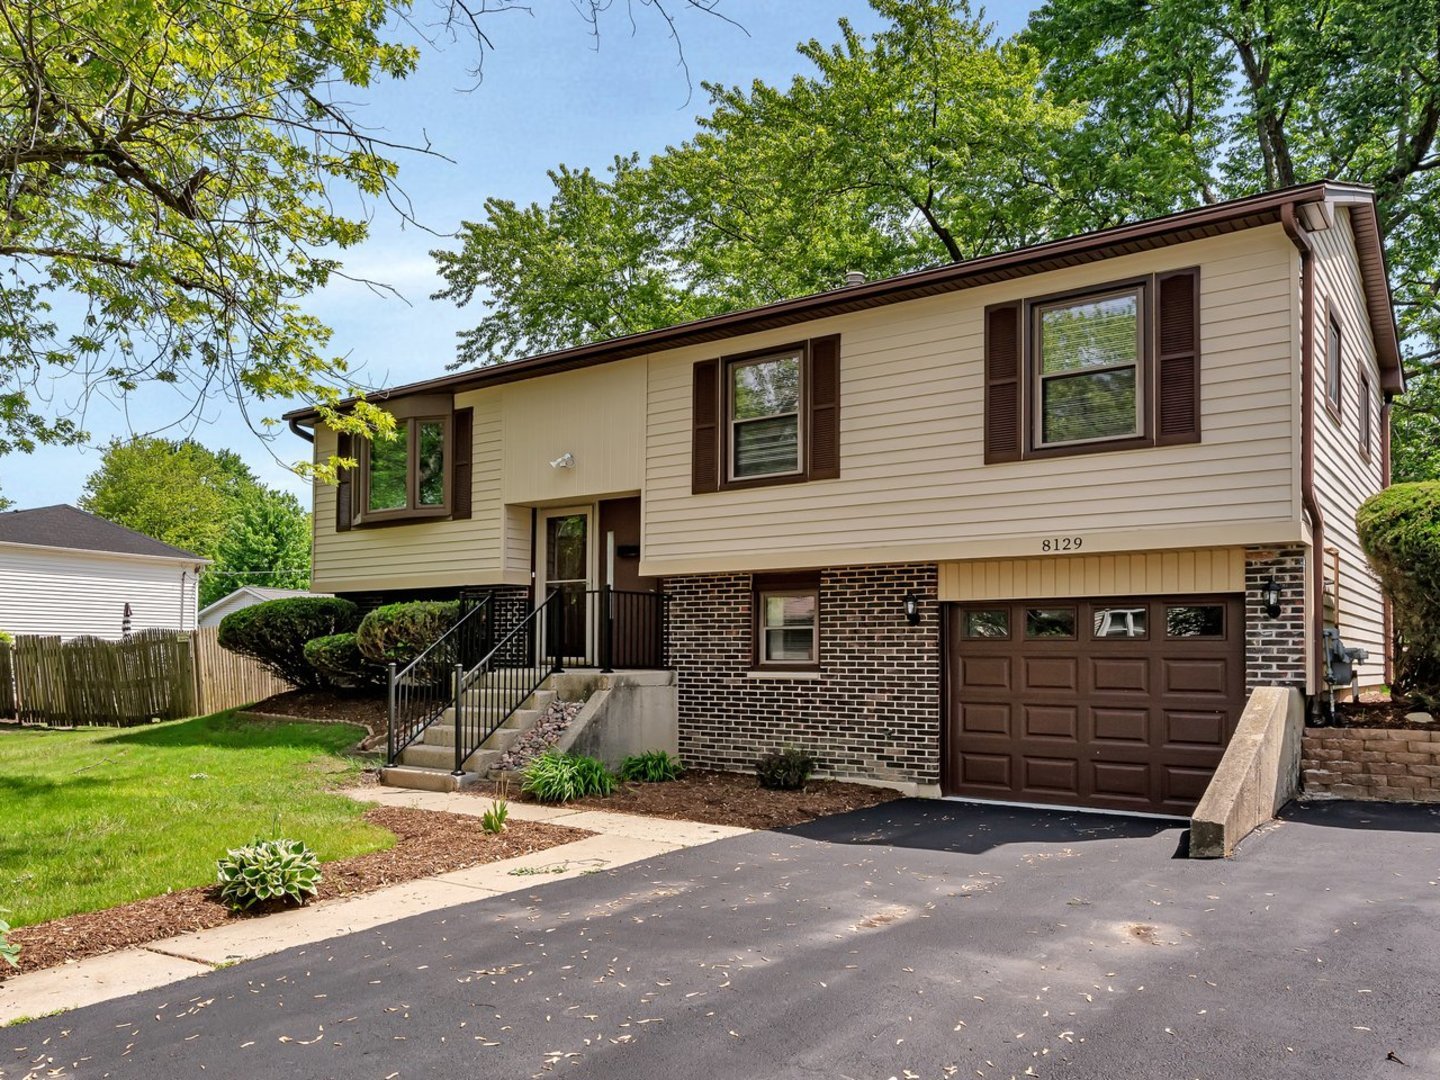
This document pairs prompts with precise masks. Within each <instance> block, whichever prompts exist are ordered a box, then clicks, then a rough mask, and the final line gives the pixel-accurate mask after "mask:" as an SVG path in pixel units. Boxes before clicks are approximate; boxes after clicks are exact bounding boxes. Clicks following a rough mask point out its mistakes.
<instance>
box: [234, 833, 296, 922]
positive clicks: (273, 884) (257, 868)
mask: <svg viewBox="0 0 1440 1080" xmlns="http://www.w3.org/2000/svg"><path fill="white" fill-rule="evenodd" d="M215 868H216V873H217V878H218V880H219V884H220V899H221V900H223V901H225V902H226V903H227V904H229V905H230V906H231V907H232V908H236V909H240V908H248V907H251V906H252V905H254V904H257V903H263V902H264V901H266V900H283V901H288V902H293V903H297V904H303V903H305V901H306V900H308V899H310V897H312V896H314V895H315V894H316V893H317V892H319V887H320V859H319V857H318V856H317V855H316V854H315V853H314V852H313V851H311V850H310V849H309V848H308V847H306V846H305V843H304V841H301V840H283V839H282V840H259V839H257V840H254V841H252V842H251V843H250V845H249V846H248V847H242V848H232V849H231V850H230V851H227V852H226V853H225V857H224V858H223V859H219V860H217V862H216V864H215Z"/></svg>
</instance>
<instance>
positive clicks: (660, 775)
mask: <svg viewBox="0 0 1440 1080" xmlns="http://www.w3.org/2000/svg"><path fill="white" fill-rule="evenodd" d="M684 771H685V767H684V766H683V765H681V764H680V761H679V759H678V758H673V757H671V756H670V755H669V754H668V753H666V752H665V751H664V750H647V751H645V753H643V754H631V755H630V756H629V757H627V758H626V759H625V760H624V761H622V762H621V763H620V779H622V780H638V781H639V782H640V783H642V784H659V783H663V782H664V781H666V780H678V779H679V778H680V774H681V773H683V772H684Z"/></svg>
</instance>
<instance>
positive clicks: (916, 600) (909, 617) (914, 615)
mask: <svg viewBox="0 0 1440 1080" xmlns="http://www.w3.org/2000/svg"><path fill="white" fill-rule="evenodd" d="M905 621H906V622H908V623H909V624H910V625H911V626H917V625H919V623H920V594H919V593H917V592H916V591H915V590H914V589H911V590H910V591H909V592H907V593H906V594H905Z"/></svg>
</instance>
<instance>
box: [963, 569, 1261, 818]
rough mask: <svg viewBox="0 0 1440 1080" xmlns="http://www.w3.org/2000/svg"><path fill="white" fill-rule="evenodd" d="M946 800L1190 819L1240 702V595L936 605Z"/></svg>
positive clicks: (1242, 613)
mask: <svg viewBox="0 0 1440 1080" xmlns="http://www.w3.org/2000/svg"><path fill="white" fill-rule="evenodd" d="M946 636H947V640H946V652H947V661H946V687H945V690H946V704H945V724H944V728H945V730H944V740H943V741H944V769H943V776H942V784H943V788H944V791H945V794H947V795H963V796H966V797H972V798H973V797H980V798H992V799H998V800H1007V801H1015V802H1033V803H1053V804H1056V805H1061V806H1086V807H1096V808H1100V809H1110V810H1131V811H1140V812H1145V813H1162V814H1188V813H1189V812H1190V811H1191V810H1193V809H1194V807H1195V804H1196V803H1197V802H1199V800H1200V797H1201V796H1202V795H1203V794H1204V793H1205V786H1206V785H1207V784H1208V783H1209V782H1210V776H1211V774H1212V773H1213V772H1214V771H1215V768H1216V766H1218V765H1219V764H1220V758H1221V756H1222V755H1223V754H1224V752H1225V747H1226V745H1227V744H1228V743H1229V741H1230V737H1231V735H1232V734H1233V733H1234V731H1235V725H1236V724H1237V723H1238V722H1239V719H1240V713H1241V711H1242V710H1243V709H1244V706H1245V609H1244V602H1243V598H1242V597H1239V596H1199V597H1196V596H1182V597H1173V598H1156V597H1140V598H1133V599H1129V598H1121V599H1116V598H1113V597H1107V598H1104V599H1087V600H1073V599H1063V600H1025V601H1009V600H1004V601H992V602H985V603H974V604H951V605H948V606H947V609H946Z"/></svg>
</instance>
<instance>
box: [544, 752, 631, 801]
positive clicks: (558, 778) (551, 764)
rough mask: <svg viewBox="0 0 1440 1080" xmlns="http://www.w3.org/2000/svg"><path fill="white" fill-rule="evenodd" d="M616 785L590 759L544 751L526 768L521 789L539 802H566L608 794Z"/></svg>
mask: <svg viewBox="0 0 1440 1080" xmlns="http://www.w3.org/2000/svg"><path fill="white" fill-rule="evenodd" d="M615 784H616V781H615V774H614V773H612V772H611V771H610V770H609V769H607V768H606V767H605V766H604V764H603V763H602V762H599V761H596V760H595V759H594V758H592V757H585V756H583V755H581V754H562V753H560V752H559V751H556V750H546V751H545V752H544V753H543V754H540V755H539V756H538V757H536V758H534V759H533V760H531V762H530V764H529V765H527V766H525V774H524V781H523V782H522V783H521V785H520V790H521V791H523V792H525V793H526V794H527V795H532V796H534V797H535V798H536V799H537V800H539V801H540V802H546V803H566V802H572V801H574V800H575V799H583V798H585V797H586V796H587V795H609V794H611V793H612V792H613V791H614V790H615Z"/></svg>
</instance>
